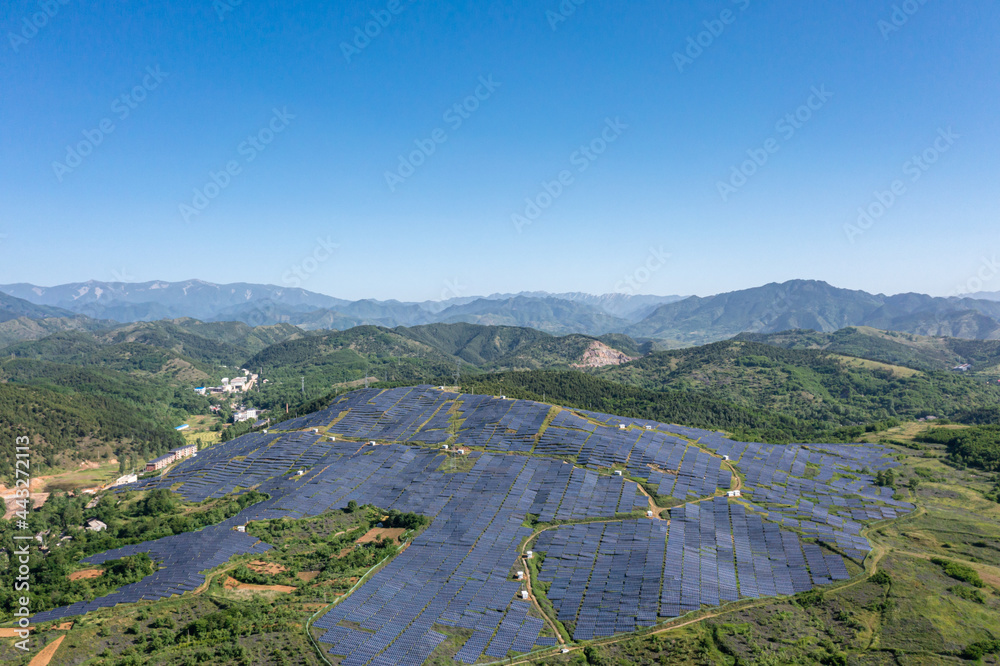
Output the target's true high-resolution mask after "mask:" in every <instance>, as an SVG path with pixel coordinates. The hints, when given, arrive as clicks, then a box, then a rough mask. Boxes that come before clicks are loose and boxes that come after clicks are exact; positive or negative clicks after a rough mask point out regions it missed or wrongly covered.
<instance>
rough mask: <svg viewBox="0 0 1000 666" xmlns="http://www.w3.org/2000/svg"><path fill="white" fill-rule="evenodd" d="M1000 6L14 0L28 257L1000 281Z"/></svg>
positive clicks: (13, 161) (287, 268) (334, 271)
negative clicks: (90, 0) (863, 214)
mask: <svg viewBox="0 0 1000 666" xmlns="http://www.w3.org/2000/svg"><path fill="white" fill-rule="evenodd" d="M91 4H95V5H99V6H94V7H91V6H89V5H91ZM366 32H367V33H368V34H367V35H366V34H365V33H366ZM998 33H1000V5H998V4H997V3H995V2H992V1H989V0H966V1H963V2H961V3H945V2H943V0H907V1H906V2H900V1H899V0H865V1H864V2H862V1H861V0H846V1H845V2H836V3H834V2H826V3H815V2H811V3H803V2H801V1H792V0H779V1H776V2H768V3H764V2H763V1H762V0H714V1H704V2H703V1H696V2H686V3H681V2H669V3H668V2H663V1H662V0H660V1H658V2H648V1H645V0H633V1H631V2H613V3H612V2H598V1H597V0H575V1H574V0H564V1H563V2H562V4H560V3H559V2H557V1H556V0H548V1H546V0H541V1H538V2H525V1H520V0H517V1H514V2H504V3H500V2H491V3H485V2H459V1H457V0H456V1H454V2H438V1H435V2H430V1H425V0H417V1H416V2H411V1H410V0H371V1H366V2H350V1H348V2H343V3H319V2H286V3H264V2H259V1H257V0H242V1H241V0H214V2H213V1H212V0H193V1H191V0H189V1H187V2H141V1H136V0H132V1H129V2H117V3H111V2H100V3H83V2H80V1H79V0H43V1H42V2H38V0H35V1H31V2H29V1H22V0H7V1H6V2H4V3H3V9H2V17H0V37H2V41H3V43H2V44H0V72H2V74H0V81H2V95H0V282H4V283H6V282H20V281H24V282H33V283H36V284H43V285H52V284H59V283H64V282H70V281H79V280H86V279H97V280H116V279H125V280H128V281H146V280H153V279H163V280H182V279H188V278H201V279H205V280H210V281H214V282H229V281H248V282H264V283H273V284H287V285H290V286H291V285H294V286H302V287H304V288H307V289H310V290H313V291H319V292H323V293H328V294H331V295H335V296H339V297H344V298H381V299H387V298H398V299H401V300H423V299H437V298H441V297H451V296H456V295H473V294H485V293H493V292H508V291H520V290H547V291H586V292H592V293H605V292H611V291H620V290H623V289H627V290H633V291H636V292H641V293H656V294H700V295H709V294H712V293H717V292H721V291H729V290H734V289H740V288H746V287H752V286H758V285H760V284H764V283H766V282H771V281H783V280H787V279H793V278H810V279H822V280H826V281H828V282H830V283H832V284H834V285H836V286H840V287H848V288H855V289H864V290H867V291H872V292H884V293H896V292H904V291H920V292H926V293H931V294H934V295H948V294H950V293H953V292H955V291H956V290H957V289H958V288H960V287H974V288H982V289H986V290H989V291H996V290H1000V273H998V271H1000V266H998V265H997V264H996V263H995V257H996V255H998V254H1000V234H998V230H1000V224H998V222H1000V217H998V212H1000V201H998V193H1000V183H998V175H1000V114H998V113H997V108H998V102H1000V94H998V93H1000V90H998V89H1000V40H998V39H997V34H998ZM456 105H458V108H457V109H456ZM789 116H790V117H789ZM581 148H583V150H581ZM414 151H417V152H414ZM915 156H916V157H917V158H918V161H916V162H915V161H913V158H914V157H915ZM753 160H756V161H753ZM734 170H735V172H734ZM740 170H742V172H743V173H740ZM746 174H750V175H749V176H747V175H746ZM893 190H895V192H894V191H893ZM876 193H879V194H876ZM526 200H530V201H531V202H532V203H533V205H531V204H529V203H528V201H526ZM880 200H881V201H880ZM859 208H862V209H867V210H868V211H869V217H867V218H861V219H860V221H859V217H860V215H859ZM667 255H669V256H667ZM977 276H978V277H977ZM626 278H628V280H630V282H629V281H627V280H626ZM976 280H980V281H981V282H976ZM623 285H624V286H623Z"/></svg>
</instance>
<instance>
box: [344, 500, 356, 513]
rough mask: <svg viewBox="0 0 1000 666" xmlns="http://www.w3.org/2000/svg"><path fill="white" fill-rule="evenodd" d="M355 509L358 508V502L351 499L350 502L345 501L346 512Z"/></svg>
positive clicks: (352, 511)
mask: <svg viewBox="0 0 1000 666" xmlns="http://www.w3.org/2000/svg"><path fill="white" fill-rule="evenodd" d="M357 510H358V503H357V502H355V501H354V500H351V501H350V502H348V503H347V513H354V512H355V511H357Z"/></svg>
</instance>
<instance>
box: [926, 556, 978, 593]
mask: <svg viewBox="0 0 1000 666" xmlns="http://www.w3.org/2000/svg"><path fill="white" fill-rule="evenodd" d="M931 562H933V563H934V564H936V565H938V566H939V567H941V569H943V570H944V572H945V574H947V575H949V576H951V577H952V578H954V579H955V580H960V581H962V582H963V583H968V584H970V585H972V586H974V587H983V586H984V585H985V583H983V579H982V578H980V577H979V574H978V573H976V570H975V569H973V568H972V567H970V566H968V565H966V564H962V563H960V562H953V561H951V560H946V559H943V558H940V557H932V558H931Z"/></svg>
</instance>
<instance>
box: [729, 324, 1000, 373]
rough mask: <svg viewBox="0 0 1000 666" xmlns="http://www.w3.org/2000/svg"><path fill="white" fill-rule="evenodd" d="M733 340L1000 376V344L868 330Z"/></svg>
mask: <svg viewBox="0 0 1000 666" xmlns="http://www.w3.org/2000/svg"><path fill="white" fill-rule="evenodd" d="M734 340H742V341H746V342H758V343H762V344H767V345H772V346H776V347H786V348H788V349H819V350H824V351H829V352H834V353H837V354H845V355H847V356H856V357H858V358H867V359H871V360H873V361H881V362H883V363H890V364H892V365H903V366H906V367H909V368H916V369H918V370H949V369H951V368H954V367H955V366H958V365H961V364H963V363H969V364H971V365H972V372H973V373H985V374H994V375H1000V340H965V339H960V338H948V337H930V336H922V335H914V334H912V333H898V332H896V331H881V330H878V329H875V328H867V327H850V328H844V329H841V330H839V331H835V332H833V333H819V332H817V331H809V330H802V329H799V330H793V331H783V332H780V333H742V334H740V335H738V336H736V337H735V338H734Z"/></svg>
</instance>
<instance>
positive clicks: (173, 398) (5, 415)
mask: <svg viewBox="0 0 1000 666" xmlns="http://www.w3.org/2000/svg"><path fill="white" fill-rule="evenodd" d="M207 409H208V403H207V401H206V399H205V398H201V397H200V396H198V395H197V394H195V393H194V392H191V391H184V390H181V389H176V388H173V387H171V386H169V385H167V384H165V383H162V382H156V381H153V380H144V379H139V378H135V377H130V376H128V375H125V374H124V373H118V372H114V371H102V370H97V369H85V368H77V367H73V366H61V365H58V364H48V363H40V362H35V361H20V360H19V361H6V362H4V363H0V430H3V432H6V433H10V435H11V436H28V437H30V438H31V441H32V451H33V453H34V457H33V460H32V470H33V474H34V475H36V476H37V475H40V474H43V473H45V472H46V471H50V470H52V469H54V468H67V467H73V466H75V465H76V463H78V462H80V461H84V460H91V461H94V460H101V459H108V458H110V457H111V456H112V455H114V456H116V457H118V458H119V459H121V458H122V457H123V456H127V455H135V456H138V457H139V458H140V459H143V460H149V459H151V458H153V457H155V456H156V455H159V454H162V453H165V452H166V451H167V450H169V449H171V448H174V447H177V446H179V445H181V444H183V443H184V439H183V437H181V435H179V434H178V433H177V432H176V431H174V429H173V427H174V426H176V425H177V423H179V422H181V420H182V419H184V418H186V417H187V415H188V414H189V413H198V412H204V411H207ZM12 472H13V458H11V457H10V456H6V457H3V458H2V459H0V478H2V479H4V482H5V483H6V485H10V481H11V474H12Z"/></svg>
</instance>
